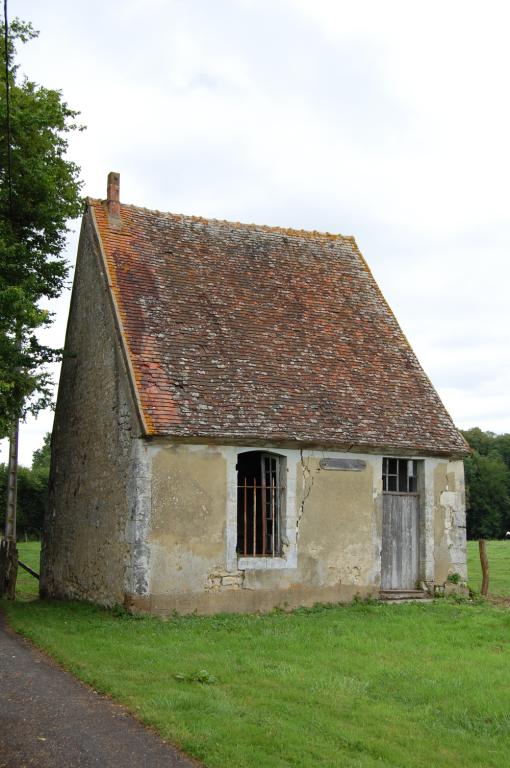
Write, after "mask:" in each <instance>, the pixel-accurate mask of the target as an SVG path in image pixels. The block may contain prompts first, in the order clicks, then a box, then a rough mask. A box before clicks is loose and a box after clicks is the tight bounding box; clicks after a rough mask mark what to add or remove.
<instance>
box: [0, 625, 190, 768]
mask: <svg viewBox="0 0 510 768" xmlns="http://www.w3.org/2000/svg"><path fill="white" fill-rule="evenodd" d="M89 766H100V768H163V767H164V768H197V763H195V762H193V761H192V760H191V759H189V758H186V757H184V756H183V755H181V754H179V752H177V750H175V749H174V748H173V747H171V746H170V745H168V744H165V743H164V742H163V741H162V740H161V739H160V738H159V737H158V736H156V735H155V734H154V733H152V731H150V730H148V729H146V728H144V727H143V726H142V725H141V724H140V723H139V722H138V721H137V720H135V719H134V718H133V717H132V716H131V715H130V714H129V713H128V712H126V710H125V709H123V708H122V707H120V706H119V705H117V704H113V703H112V702H111V701H110V700H109V699H108V698H106V697H105V696H100V695H99V694H98V693H95V692H94V691H92V690H91V689H90V688H87V687H86V686H85V685H83V684H82V683H79V682H78V681H77V680H75V679H74V678H73V677H71V675H68V674H67V673H66V672H64V671H63V670H61V669H60V668H59V667H58V666H56V665H55V664H54V663H53V662H52V661H51V660H50V659H49V658H48V657H47V656H45V655H44V654H42V653H40V652H39V651H37V650H36V649H35V648H33V647H32V646H31V645H30V644H29V643H28V642H26V641H25V640H23V639H21V638H20V637H18V636H17V635H15V634H14V632H12V631H11V630H10V629H9V628H8V627H6V625H5V621H4V619H3V617H2V616H1V615H0V768H89Z"/></svg>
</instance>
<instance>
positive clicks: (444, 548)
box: [133, 442, 466, 614]
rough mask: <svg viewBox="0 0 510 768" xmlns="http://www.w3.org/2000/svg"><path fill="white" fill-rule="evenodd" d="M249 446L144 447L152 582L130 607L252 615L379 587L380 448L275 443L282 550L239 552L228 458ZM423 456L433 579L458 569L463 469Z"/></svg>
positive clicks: (424, 544) (429, 578)
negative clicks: (335, 463) (338, 467)
mask: <svg viewBox="0 0 510 768" xmlns="http://www.w3.org/2000/svg"><path fill="white" fill-rule="evenodd" d="M248 450H255V448H253V447H248V446H247V447H243V448H240V447H233V446H204V445H185V444H174V445H171V444H164V443H162V442H161V443H159V444H157V443H156V444H152V446H151V447H150V449H149V453H150V463H151V478H152V491H151V498H152V513H151V522H150V538H149V550H150V551H149V562H150V568H149V578H148V590H147V593H146V594H145V596H144V597H142V598H136V599H135V600H134V601H133V607H134V608H135V609H138V610H150V611H152V612H154V613H162V614H165V613H168V612H171V611H173V610H177V611H179V612H189V611H197V612H198V613H214V612H218V611H254V610H269V609H271V608H273V607H275V606H280V607H296V606H298V605H312V604H313V603H316V602H341V601H346V600H351V599H352V598H353V597H354V596H356V595H360V596H377V595H378V593H379V587H380V569H381V530H382V524H381V514H382V479H381V477H382V456H376V455H371V454H353V453H340V452H331V451H328V452H323V451H299V450H295V449H294V450H292V449H273V452H275V453H278V454H279V455H281V456H283V457H284V458H285V465H286V474H287V486H288V487H287V504H286V510H285V513H284V517H285V521H284V547H283V555H282V557H280V558H274V559H273V558H263V557H257V558H243V557H239V556H238V554H237V553H236V538H237V527H236V520H237V492H236V486H237V476H236V462H237V455H238V453H240V452H242V451H248ZM267 450H270V448H269V447H268V448H267ZM322 458H348V459H361V460H362V461H363V462H364V463H365V467H364V469H363V470H362V471H331V470H326V469H323V468H321V467H320V460H321V459H322ZM419 461H420V465H419V466H420V486H421V487H420V491H421V497H422V512H421V516H422V530H421V569H422V578H423V581H424V582H426V583H427V584H428V586H430V587H432V586H433V585H434V584H442V583H444V581H445V580H446V578H447V576H448V573H451V572H454V571H455V572H458V573H460V574H461V575H462V576H463V577H465V574H466V566H465V559H466V554H465V519H464V506H463V505H464V485H463V465H462V462H461V461H457V462H450V461H448V460H446V459H438V458H426V459H419Z"/></svg>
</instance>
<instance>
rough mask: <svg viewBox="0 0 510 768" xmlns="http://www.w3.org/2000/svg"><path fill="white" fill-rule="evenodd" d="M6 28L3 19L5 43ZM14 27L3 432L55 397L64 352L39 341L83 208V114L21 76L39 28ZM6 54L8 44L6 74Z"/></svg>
mask: <svg viewBox="0 0 510 768" xmlns="http://www.w3.org/2000/svg"><path fill="white" fill-rule="evenodd" d="M4 29H5V28H4V26H3V24H0V33H1V39H2V40H3V36H4ZM9 31H10V36H9V44H8V53H7V55H8V59H9V91H10V147H11V150H10V152H9V150H8V144H9V142H8V120H7V89H6V83H5V78H3V77H2V78H1V80H0V437H3V436H5V435H8V434H9V432H10V430H11V428H12V424H13V422H14V421H15V419H17V418H19V417H20V416H23V415H24V414H26V413H27V412H29V411H30V412H32V413H36V412H37V411H38V410H39V409H40V408H42V407H45V406H47V405H48V403H49V402H50V398H51V380H50V378H49V375H48V373H47V372H46V371H45V369H44V365H45V363H47V362H50V361H51V360H54V359H55V358H56V357H57V356H58V351H57V350H54V349H52V348H50V347H47V346H45V345H43V344H41V343H40V342H39V341H38V339H37V335H36V331H37V330H38V329H39V328H41V327H43V326H45V325H48V324H49V323H50V322H51V316H50V314H49V313H48V312H47V311H46V310H44V309H41V307H40V301H41V299H44V298H55V297H56V296H58V295H59V294H60V292H61V290H62V288H63V286H64V283H65V279H66V276H67V272H68V266H67V264H66V262H65V259H64V258H63V256H62V255H61V252H62V249H63V246H64V243H65V238H66V234H67V232H68V226H67V221H68V220H69V219H70V218H74V217H76V216H78V215H79V213H80V209H81V201H80V197H79V191H80V187H81V182H80V181H79V178H78V176H79V168H78V167H77V166H76V165H75V164H74V163H72V162H70V161H69V160H66V158H65V154H66V150H67V147H68V141H67V137H68V134H69V132H70V131H73V130H76V129H77V128H79V127H80V126H78V125H77V124H76V116H77V112H75V111H73V110H72V109H70V108H69V107H68V106H67V104H66V103H65V102H64V101H63V99H62V95H61V93H60V91H56V90H50V89H47V88H43V87H42V86H39V85H36V84H35V83H33V82H31V81H30V80H28V79H26V78H20V77H19V75H18V67H17V66H16V65H13V63H12V62H13V60H14V57H15V53H16V50H15V45H16V43H17V42H22V43H26V42H27V41H29V40H30V39H32V38H34V37H36V36H37V32H35V31H34V30H33V28H32V26H31V25H30V24H27V23H24V22H21V21H19V20H17V19H16V20H14V21H13V22H12V24H11V26H10V30H9ZM5 55H6V54H5V50H4V47H3V46H1V52H0V68H1V72H2V73H3V72H4V71H5ZM9 168H10V173H9Z"/></svg>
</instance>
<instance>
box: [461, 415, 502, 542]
mask: <svg viewBox="0 0 510 768" xmlns="http://www.w3.org/2000/svg"><path fill="white" fill-rule="evenodd" d="M462 434H463V435H464V437H465V438H466V440H467V441H468V443H469V445H470V446H471V448H473V453H472V454H471V456H468V458H467V459H465V461H464V468H465V472H466V512H467V534H468V538H469V539H479V538H483V539H495V538H501V537H503V536H504V535H505V532H506V531H508V530H510V434H502V435H497V434H495V433H494V432H483V431H482V430H481V429H479V428H478V427H474V428H473V429H468V430H466V431H464V432H463V433H462Z"/></svg>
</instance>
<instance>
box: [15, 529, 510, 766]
mask: <svg viewBox="0 0 510 768" xmlns="http://www.w3.org/2000/svg"><path fill="white" fill-rule="evenodd" d="M505 544H506V542H494V543H491V547H490V549H489V557H490V558H491V566H492V565H493V571H494V583H495V584H496V585H499V586H498V589H501V590H506V592H507V594H509V590H508V586H509V582H508V575H507V576H505V575H504V573H507V574H508V571H507V568H506V560H505V553H506V552H507V551H508V552H509V553H510V546H509V547H508V550H507V549H505V548H503V545H505ZM500 545H501V546H500ZM493 548H494V552H497V555H494V556H493V552H492V550H493ZM20 549H21V558H22V559H24V560H25V561H28V560H29V558H30V557H32V558H33V559H32V564H33V565H35V566H37V551H36V547H34V546H33V545H28V548H27V545H21V547H20ZM473 549H474V547H472V546H471V547H470V555H471V556H472V555H473V552H472V550H473ZM34 560H35V562H34ZM492 561H493V563H492ZM503 566H505V567H503ZM473 568H474V563H473ZM500 568H501V570H502V572H503V575H501V574H499V573H498V570H499V569H500ZM473 572H474V571H473V570H472V573H473ZM22 578H24V577H22ZM27 578H28V579H31V577H28V576H27ZM505 579H506V581H505ZM32 582H33V584H32ZM32 582H28V583H27V584H25V582H24V581H23V582H22V581H21V580H20V587H21V586H22V585H23V593H22V594H23V597H24V598H25V599H23V600H20V601H16V602H15V603H12V604H7V603H3V608H4V609H5V610H6V612H7V614H8V616H9V621H10V623H11V624H12V626H14V628H15V629H17V630H18V631H19V632H21V633H23V634H25V635H26V636H27V637H30V638H31V639H32V640H34V642H36V643H37V644H38V645H40V646H41V647H43V648H45V649H46V650H47V651H48V652H50V653H51V654H52V655H53V656H54V657H55V658H56V659H57V660H58V661H59V662H60V663H61V664H63V665H64V666H65V667H66V668H68V669H69V670H71V671H72V672H73V673H74V674H76V675H77V676H78V677H80V678H82V679H83V680H85V681H86V682H88V683H89V684H90V685H92V686H93V687H94V688H95V689H96V690H99V691H102V692H106V693H108V694H110V695H112V696H113V697H114V698H115V699H117V700H119V701H121V702H123V703H124V704H126V705H127V706H128V707H129V708H130V709H131V710H132V711H133V712H135V713H136V714H137V716H138V717H139V718H140V719H141V720H143V721H144V722H146V723H148V724H150V725H153V726H154V727H156V728H157V730H158V731H159V732H160V733H161V734H162V735H163V736H164V737H165V738H167V739H168V740H169V741H172V742H174V743H176V744H178V745H179V746H181V747H182V748H183V749H184V750H185V751H187V752H188V753H189V754H191V755H193V756H195V757H197V758H199V759H201V760H203V761H204V763H205V765H207V766H209V768H216V767H217V768H220V767H221V768H255V766H259V767H260V766H262V767H265V766H268V767H271V768H272V766H275V767H278V768H279V767H281V768H283V766H300V767H302V768H309V766H312V765H313V766H328V767H329V766H331V767H333V766H342V767H343V766H345V767H346V768H350V767H351V766H352V767H354V766H356V767H357V768H369V767H370V766H379V767H380V766H392V767H394V768H396V767H397V766H400V767H401V768H403V767H405V768H414V767H416V768H418V767H419V768H425V767H427V768H433V767H435V766H437V768H449V767H451V768H453V767H455V768H460V767H461V766H462V768H469V767H470V766H472V767H473V768H474V767H475V766H477V767H479V766H484V768H490V767H491V766H494V767H496V766H497V768H500V767H501V766H503V765H508V764H509V758H508V755H509V754H510V710H509V708H508V690H509V688H510V612H509V611H508V610H507V609H505V608H500V607H495V606H493V605H490V604H487V603H485V602H482V601H475V602H462V601H459V602H457V601H455V600H451V599H440V600H436V601H435V602H434V603H431V604H407V605H400V606H392V605H384V604H376V603H362V602H360V603H354V604H352V605H349V606H336V607H320V606H318V607H317V608H315V609H313V610H299V611H295V612H293V613H290V614H288V613H282V612H274V613H271V614H268V615H264V616H216V617H194V616H192V617H172V618H171V619H169V620H168V621H161V620H158V619H154V618H143V619H140V618H133V617H130V616H128V615H126V614H124V613H123V611H121V610H118V611H115V610H114V611H102V610H100V609H98V608H95V607H93V606H90V605H85V604H77V603H45V602H40V601H38V600H32V601H27V597H28V596H29V595H28V591H29V589H32V592H33V589H34V585H35V584H36V582H35V580H34V579H32Z"/></svg>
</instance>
